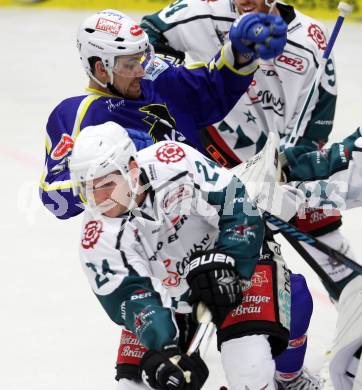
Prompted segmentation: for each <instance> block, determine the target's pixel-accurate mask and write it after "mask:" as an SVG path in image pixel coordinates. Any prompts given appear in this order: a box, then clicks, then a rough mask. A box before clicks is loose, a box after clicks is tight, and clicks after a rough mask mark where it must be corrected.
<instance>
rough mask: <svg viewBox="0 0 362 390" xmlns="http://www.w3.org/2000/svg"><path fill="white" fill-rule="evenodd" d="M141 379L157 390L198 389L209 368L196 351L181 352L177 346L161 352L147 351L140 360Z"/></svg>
mask: <svg viewBox="0 0 362 390" xmlns="http://www.w3.org/2000/svg"><path fill="white" fill-rule="evenodd" d="M140 368H141V375H142V380H143V382H144V383H146V385H148V386H150V387H151V388H153V389H159V390H181V389H182V390H199V389H201V387H202V386H203V384H204V383H205V382H206V379H207V377H208V376H209V370H208V368H207V366H206V364H205V363H204V361H203V360H202V359H201V357H200V356H199V354H198V353H193V354H192V355H191V356H188V355H186V354H183V353H181V351H180V350H179V348H178V347H177V346H170V347H166V348H164V349H163V350H162V351H161V352H159V351H155V350H149V351H147V352H146V353H145V354H144V355H143V357H142V360H141V365H140Z"/></svg>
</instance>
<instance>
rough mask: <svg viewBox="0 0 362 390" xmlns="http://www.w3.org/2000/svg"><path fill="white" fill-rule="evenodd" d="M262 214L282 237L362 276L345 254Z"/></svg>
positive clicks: (360, 267)
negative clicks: (311, 247)
mask: <svg viewBox="0 0 362 390" xmlns="http://www.w3.org/2000/svg"><path fill="white" fill-rule="evenodd" d="M263 214H264V216H265V219H266V220H267V221H268V222H270V223H271V224H273V225H274V226H276V227H277V228H278V229H279V230H280V232H281V233H283V235H284V236H287V237H291V239H292V241H294V240H296V241H299V242H304V243H306V244H308V245H311V246H313V247H314V248H316V249H318V250H320V251H321V252H323V253H325V254H326V255H327V256H329V257H332V258H333V259H335V260H336V261H337V262H339V263H342V264H344V265H346V266H347V267H349V268H351V269H352V270H353V271H355V272H358V273H359V274H360V275H362V266H361V265H360V264H358V263H357V262H355V261H354V260H352V259H351V258H349V257H348V256H346V255H345V254H343V253H341V252H339V251H338V250H337V249H334V248H332V247H330V246H329V245H327V244H325V243H324V242H322V241H319V240H317V239H316V238H314V237H313V236H312V235H310V234H308V233H304V232H302V231H300V230H299V229H297V228H296V227H295V226H293V225H291V224H290V223H288V222H285V221H283V220H282V219H280V218H278V217H276V216H275V215H271V214H270V213H269V212H268V211H264V212H263ZM312 268H313V267H312ZM313 269H314V268H313ZM316 272H317V271H316ZM317 273H318V272H317Z"/></svg>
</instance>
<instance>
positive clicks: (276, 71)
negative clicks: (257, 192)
mask: <svg viewBox="0 0 362 390" xmlns="http://www.w3.org/2000/svg"><path fill="white" fill-rule="evenodd" d="M267 3H268V1H267V0H266V2H264V0H234V1H232V0H218V1H212V2H209V1H202V0H178V1H175V2H174V3H172V4H170V5H169V6H167V7H165V8H164V9H163V10H161V11H159V12H157V13H155V14H152V15H148V16H144V17H143V19H142V23H141V26H142V27H143V28H144V30H145V31H146V32H147V34H148V35H149V37H150V42H151V43H152V44H153V45H154V47H155V50H156V52H160V53H166V54H168V55H170V56H171V55H173V56H176V57H177V56H178V58H180V59H182V57H184V53H186V52H187V53H188V54H189V56H190V57H191V60H192V61H196V62H204V61H208V60H210V59H211V58H212V57H213V55H214V54H215V53H216V52H217V51H218V50H219V49H220V48H221V47H222V45H223V44H224V42H225V41H226V40H227V38H228V32H229V30H230V26H231V24H232V23H233V22H234V20H235V19H236V18H237V16H238V15H239V14H245V13H246V12H264V13H268V12H269V11H270V7H269V6H270V5H271V3H270V4H269V5H267ZM271 12H272V13H273V14H279V15H280V16H281V17H282V18H283V19H284V21H285V22H286V23H287V24H288V32H287V38H288V40H287V44H286V46H285V48H284V52H283V54H281V55H279V56H277V57H276V58H275V59H273V60H267V61H260V62H259V69H258V70H257V71H256V73H255V75H254V80H253V82H252V84H251V86H250V87H249V89H248V92H247V93H246V94H244V96H242V98H241V99H240V100H239V102H238V103H237V105H236V106H235V108H234V109H233V110H232V111H231V112H230V113H229V114H228V115H227V116H226V117H225V118H224V120H223V121H221V122H219V123H217V124H215V125H214V126H209V127H208V129H207V130H206V131H205V132H204V138H205V140H204V141H205V143H206V144H207V145H208V147H209V148H208V151H209V153H210V154H211V155H212V156H213V158H214V159H215V160H218V162H219V163H220V164H221V165H228V166H230V165H235V163H238V162H240V160H241V161H246V160H247V159H248V158H250V157H252V156H254V155H255V154H256V153H258V152H259V151H260V150H261V148H262V147H263V146H264V144H265V141H266V138H267V134H268V132H269V131H275V132H276V133H279V135H280V137H281V138H282V139H283V137H284V136H285V135H287V134H288V133H289V132H290V131H291V130H292V128H293V126H294V123H295V122H296V120H297V116H298V113H299V112H300V111H301V108H302V105H303V103H304V97H306V95H307V93H308V90H309V87H310V84H311V82H312V80H313V77H314V75H315V72H316V70H317V67H318V65H319V63H320V60H321V58H322V55H323V51H324V49H325V48H326V43H327V32H326V29H325V27H324V26H323V25H322V24H321V23H320V22H318V21H317V20H315V19H313V18H311V17H309V16H307V15H304V14H302V13H301V12H299V11H298V10H296V9H295V8H293V7H292V6H289V5H285V4H281V3H276V4H275V5H274V7H273V10H272V11H271ZM195 66H196V65H195ZM336 94H337V89H336V79H335V72H334V62H333V59H330V60H329V61H328V64H327V66H326V68H325V73H324V74H323V77H322V82H321V85H320V87H319V89H318V93H316V94H315V96H314V97H313V101H312V102H311V103H310V104H309V107H308V111H307V113H306V115H305V117H304V120H303V124H302V128H304V130H305V133H304V137H303V141H302V143H303V144H304V145H308V146H311V147H314V148H315V147H316V146H318V144H320V143H325V142H326V141H327V139H328V135H329V133H330V131H331V130H332V125H333V118H334V111H335V104H336Z"/></svg>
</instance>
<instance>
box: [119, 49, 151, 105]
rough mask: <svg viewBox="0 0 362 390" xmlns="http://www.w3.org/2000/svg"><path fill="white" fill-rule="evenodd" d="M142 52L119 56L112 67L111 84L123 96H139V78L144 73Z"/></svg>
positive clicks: (129, 97) (133, 97) (140, 78)
mask: <svg viewBox="0 0 362 390" xmlns="http://www.w3.org/2000/svg"><path fill="white" fill-rule="evenodd" d="M143 58H144V55H143V53H139V54H133V55H129V56H120V57H118V58H117V60H116V64H115V66H114V68H113V85H114V87H115V88H116V89H117V91H119V92H120V93H121V94H122V95H123V96H124V97H125V98H128V99H138V98H139V97H140V96H141V93H142V91H141V80H142V78H143V76H144V75H145V72H144V68H143V66H142V60H143Z"/></svg>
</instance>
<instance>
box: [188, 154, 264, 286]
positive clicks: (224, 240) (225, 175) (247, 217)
mask: <svg viewBox="0 0 362 390" xmlns="http://www.w3.org/2000/svg"><path fill="white" fill-rule="evenodd" d="M190 155H191V156H192V160H191V161H192V162H190V171H191V172H192V175H193V177H194V181H195V186H196V187H197V188H199V189H200V191H201V193H202V196H203V198H204V199H205V200H206V201H207V202H208V204H209V205H210V206H211V207H213V208H214V209H215V210H216V211H217V213H218V215H219V220H218V228H219V236H218V239H217V241H216V243H215V249H216V250H219V251H220V252H223V253H226V254H228V255H230V256H232V257H233V258H234V259H235V261H236V268H237V270H238V272H239V274H240V275H241V277H243V278H247V279H248V278H250V277H251V275H252V273H253V272H254V269H255V266H256V262H257V261H258V259H259V255H260V250H261V246H262V242H263V239H264V223H263V221H262V218H261V216H260V212H259V210H257V209H256V208H255V207H254V206H253V205H252V204H251V203H250V201H249V200H248V195H247V192H246V189H245V186H244V185H243V183H242V182H241V181H240V180H239V179H238V178H237V177H236V176H234V175H233V174H232V173H231V172H230V171H228V170H226V169H225V168H220V167H219V166H218V165H217V164H216V163H215V162H213V161H212V160H209V159H208V158H207V157H204V156H203V155H202V154H201V153H199V152H197V151H191V153H190Z"/></svg>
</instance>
